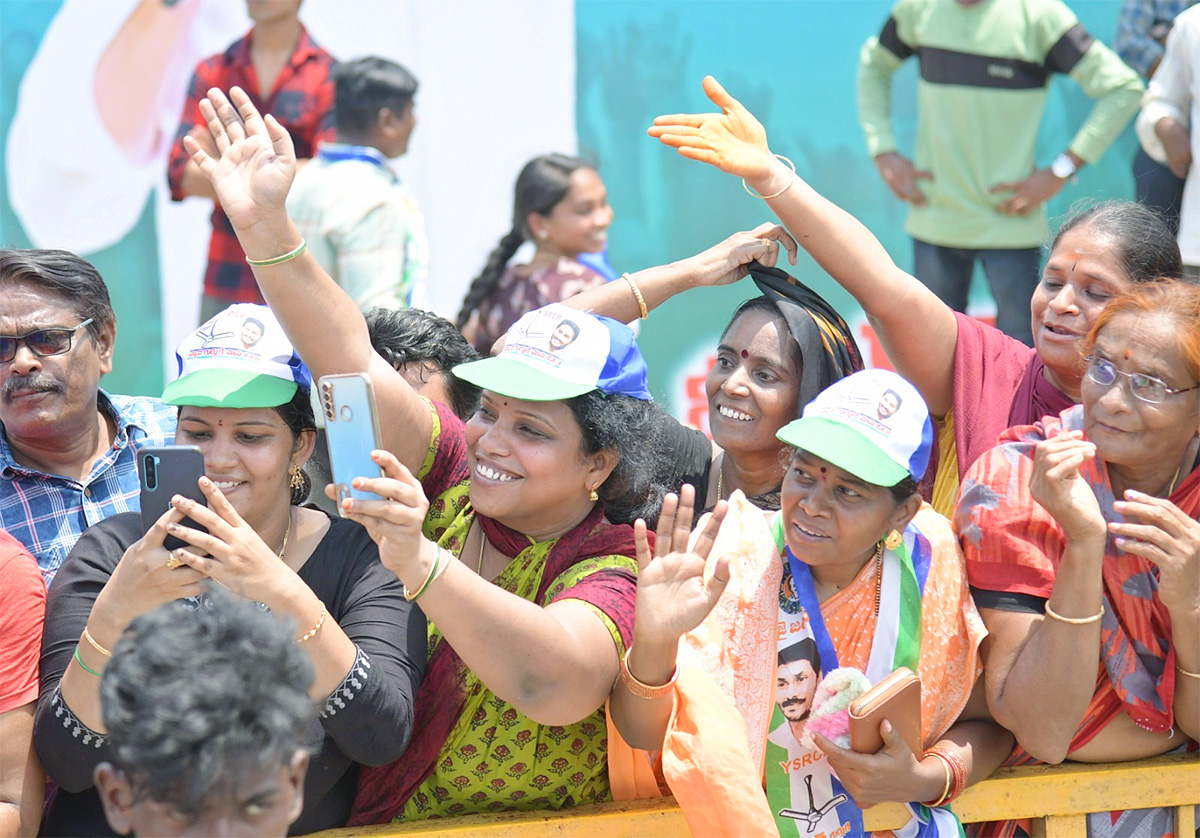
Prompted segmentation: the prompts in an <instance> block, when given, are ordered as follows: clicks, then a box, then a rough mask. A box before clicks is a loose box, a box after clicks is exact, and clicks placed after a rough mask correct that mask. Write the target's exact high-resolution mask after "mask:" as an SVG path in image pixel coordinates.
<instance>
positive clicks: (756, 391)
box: [566, 224, 863, 510]
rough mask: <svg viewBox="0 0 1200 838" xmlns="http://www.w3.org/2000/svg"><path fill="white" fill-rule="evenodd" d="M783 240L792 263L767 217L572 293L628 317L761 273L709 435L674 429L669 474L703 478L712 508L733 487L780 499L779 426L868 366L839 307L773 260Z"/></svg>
mask: <svg viewBox="0 0 1200 838" xmlns="http://www.w3.org/2000/svg"><path fill="white" fill-rule="evenodd" d="M781 244H782V245H783V246H784V247H785V248H786V249H787V250H788V254H789V257H790V259H791V261H792V263H793V264H794V263H795V249H794V248H795V246H796V245H795V242H794V241H793V240H792V239H791V237H790V236H789V235H788V234H787V233H786V232H784V231H783V229H782V228H781V227H779V226H777V225H772V224H764V225H762V226H761V227H758V228H756V229H755V230H753V231H750V232H747V233H737V234H735V235H733V236H731V237H730V238H728V239H726V240H725V241H723V242H721V243H720V244H718V245H716V246H715V247H712V248H710V249H708V250H706V251H704V252H703V253H700V254H698V255H696V256H693V257H691V258H690V259H685V260H682V261H680V262H674V263H671V264H669V265H663V266H661V267H657V268H649V269H647V270H644V271H639V272H638V273H635V274H626V275H625V276H624V277H622V279H623V280H624V281H623V282H622V281H620V280H618V281H614V282H610V283H608V284H606V285H604V286H602V287H601V288H597V289H594V290H592V291H587V292H585V293H583V294H580V295H578V296H576V297H573V298H571V299H570V300H569V301H567V303H566V305H569V306H571V307H572V308H578V309H583V310H586V311H591V312H593V313H596V314H603V315H607V316H609V317H613V318H615V319H618V320H623V321H626V322H628V321H631V320H633V319H635V318H637V317H643V318H644V317H645V316H646V315H647V314H648V313H649V311H650V310H651V309H654V308H655V307H657V306H658V305H661V304H662V303H663V302H665V301H666V300H668V299H670V298H671V297H673V296H675V295H676V294H679V293H680V292H682V291H686V290H688V289H689V288H697V287H705V286H716V285H728V284H731V283H733V282H736V281H738V280H739V279H741V278H743V277H745V276H747V275H749V276H750V277H751V278H752V279H753V280H754V284H755V285H756V286H757V287H758V290H759V292H760V294H759V295H758V296H756V297H751V298H750V299H749V300H747V301H746V302H744V303H742V304H741V305H740V306H738V308H737V309H736V310H735V311H734V313H733V316H732V317H731V318H730V320H729V324H728V325H727V326H726V327H725V330H724V332H722V333H721V338H720V340H719V341H718V344H717V350H716V361H715V363H714V364H713V367H712V369H710V370H709V372H708V375H707V377H706V378H705V382H704V389H705V394H706V395H707V397H708V421H709V428H710V430H711V432H712V440H711V442H710V441H709V439H708V438H707V437H706V436H705V435H704V434H703V433H701V432H700V431H696V430H693V429H690V428H686V427H683V426H682V425H680V426H678V427H676V428H671V429H667V435H666V438H667V439H669V440H671V444H668V445H666V446H664V449H663V451H662V463H661V466H660V468H661V469H662V478H663V479H662V482H663V483H664V484H665V485H667V486H668V487H669V488H670V489H671V490H672V491H676V492H677V491H679V488H680V487H681V486H682V485H684V484H688V483H690V484H692V485H693V486H695V488H696V508H697V509H710V508H711V507H713V506H714V505H716V503H717V502H718V501H720V500H724V499H726V498H728V497H729V496H730V494H732V493H733V491H734V490H735V489H741V490H742V492H743V493H744V494H745V495H746V496H747V498H749V500H750V502H751V503H753V504H754V505H755V506H757V507H759V508H760V509H767V510H775V509H779V488H780V486H781V484H782V483H783V474H784V468H785V458H784V457H783V453H782V452H783V448H784V446H783V445H782V443H780V441H779V439H778V438H777V437H776V436H775V434H776V432H777V431H778V430H779V429H780V428H782V427H783V426H784V425H786V424H787V423H788V422H791V421H792V420H793V419H796V418H797V417H798V416H799V415H800V411H801V410H802V409H803V408H804V405H806V404H808V403H809V402H810V401H812V399H813V398H814V397H816V395H817V393H819V392H821V391H822V390H824V389H825V388H826V387H828V386H829V385H830V384H832V383H833V382H835V381H838V380H840V379H842V378H845V377H846V376H847V375H850V374H851V373H853V372H857V371H858V370H861V369H862V368H863V362H862V356H861V354H860V353H859V350H858V346H857V344H856V343H855V342H854V337H853V335H852V334H851V333H850V328H849V327H848V326H847V325H846V321H845V320H843V319H842V317H841V315H839V314H838V313H837V312H836V311H834V309H833V307H832V306H831V305H829V303H827V302H826V301H825V300H824V299H822V298H821V296H820V295H818V294H817V293H816V292H815V291H813V290H812V289H811V288H808V287H807V286H806V285H804V284H803V283H801V282H799V281H797V280H796V279H794V278H792V277H790V276H788V275H787V274H786V273H784V272H783V271H781V270H779V269H778V268H775V267H773V265H774V262H775V260H776V259H777V258H778V256H779V245H781ZM671 421H672V422H673V420H671Z"/></svg>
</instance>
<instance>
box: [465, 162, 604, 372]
mask: <svg viewBox="0 0 1200 838" xmlns="http://www.w3.org/2000/svg"><path fill="white" fill-rule="evenodd" d="M612 219H613V211H612V207H610V206H609V205H608V190H607V189H605V188H604V181H602V180H601V179H600V175H599V174H598V173H597V172H596V169H595V167H594V166H593V165H592V164H590V163H588V162H587V161H585V160H581V159H579V158H577V157H568V156H567V155H565V154H546V155H543V156H541V157H535V158H533V159H532V160H530V161H529V162H528V163H526V164H525V167H524V168H523V169H521V174H520V175H518V176H517V185H516V194H515V197H514V201H513V224H512V229H511V230H509V231H508V232H507V233H506V234H505V235H504V237H503V238H501V239H500V243H499V244H498V245H497V246H496V249H495V250H493V251H492V253H491V255H490V256H488V261H487V264H486V265H484V268H483V271H482V272H481V273H480V274H479V276H477V277H475V279H474V281H473V282H472V283H471V286H470V288H468V289H467V295H466V297H465V298H464V299H463V305H462V309H461V310H460V311H459V313H458V318H457V320H456V322H455V325H456V326H458V328H460V329H462V330H463V334H464V335H466V337H467V340H469V341H470V342H471V344H472V345H473V346H474V347H475V349H476V350H478V351H479V353H480V354H482V355H487V354H488V352H489V351H490V350H491V348H492V344H494V343H495V342H496V341H497V340H499V339H500V336H501V335H503V334H504V333H505V331H507V329H508V327H509V326H511V325H512V324H513V323H515V322H516V321H517V318H519V317H520V316H521V315H522V314H524V313H526V312H528V311H533V310H534V309H537V308H541V307H542V306H544V305H548V304H549V303H557V302H562V301H563V300H565V299H567V298H568V297H571V296H574V295H575V294H578V293H580V292H582V291H587V290H588V289H590V288H595V287H597V286H600V285H603V284H604V282H605V279H604V277H602V276H601V275H600V274H598V273H596V272H595V271H593V270H592V269H591V268H588V267H586V266H584V265H582V264H580V263H579V261H578V258H579V254H580V253H599V252H600V251H602V250H604V247H605V245H606V244H607V242H608V226H609V225H610V224H612ZM526 241H533V242H534V244H535V245H536V246H537V250H536V252H535V253H534V255H533V260H532V261H531V262H530V263H529V264H527V265H513V266H511V267H510V266H509V265H508V262H509V260H510V259H512V258H513V256H514V255H515V254H516V252H517V249H518V248H520V246H521V245H522V244H524V243H525V242H526Z"/></svg>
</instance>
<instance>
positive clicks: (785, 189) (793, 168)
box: [742, 154, 796, 201]
mask: <svg viewBox="0 0 1200 838" xmlns="http://www.w3.org/2000/svg"><path fill="white" fill-rule="evenodd" d="M775 157H778V158H779V159H780V160H782V161H783V162H784V163H787V164H788V166H790V167H791V169H792V174H793V175H794V174H796V164H795V163H793V162H792V161H791V160H788V159H787V158H786V157H784V156H783V155H782V154H776V155H775ZM795 180H796V179H795V178H794V177H793V178H789V179H788V182H787V184H786V185H785V186H784V187H783V189H780V190H779V191H778V192H775V193H774V194H771V195H759V194H758V193H757V192H755V191H754V190H753V189H751V188H750V187H749V186H748V185H747V184H746V179H745V178H742V189H745V190H746V191H747V192H749V193H750V195H751V196H752V197H754V198H762V199H763V200H764V201H769V200H771V199H772V198H778V197H779V196H780V195H782V194H783V193H784V192H787V191H788V190H789V189H791V188H792V184H793V183H794V182H795Z"/></svg>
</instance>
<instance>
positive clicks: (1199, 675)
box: [1175, 664, 1200, 681]
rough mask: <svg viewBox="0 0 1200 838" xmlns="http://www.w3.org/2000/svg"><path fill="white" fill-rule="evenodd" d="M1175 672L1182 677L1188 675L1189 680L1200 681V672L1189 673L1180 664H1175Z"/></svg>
mask: <svg viewBox="0 0 1200 838" xmlns="http://www.w3.org/2000/svg"><path fill="white" fill-rule="evenodd" d="M1175 671H1176V672H1178V673H1179V674H1180V675H1186V676H1187V677H1189V678H1195V679H1196V680H1197V681H1200V672H1188V671H1187V670H1186V669H1184V668H1183V667H1182V666H1180V665H1179V664H1175Z"/></svg>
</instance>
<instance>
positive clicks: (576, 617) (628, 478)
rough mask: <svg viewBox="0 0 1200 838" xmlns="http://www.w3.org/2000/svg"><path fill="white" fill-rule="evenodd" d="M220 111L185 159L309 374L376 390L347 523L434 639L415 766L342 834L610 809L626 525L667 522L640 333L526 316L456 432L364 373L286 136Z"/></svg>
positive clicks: (629, 582) (242, 98)
mask: <svg viewBox="0 0 1200 838" xmlns="http://www.w3.org/2000/svg"><path fill="white" fill-rule="evenodd" d="M231 96H232V98H233V101H234V103H236V105H237V112H235V109H234V107H233V105H231V104H230V102H229V100H227V99H226V98H225V96H224V95H222V94H221V93H220V92H218V91H210V93H209V100H208V101H207V102H205V103H204V105H203V107H204V108H205V113H206V117H207V119H208V126H209V129H210V131H211V132H212V133H213V135H214V140H215V145H216V148H217V149H218V154H219V157H218V158H215V159H214V158H213V157H210V156H209V155H208V154H206V153H205V152H204V151H202V150H201V149H200V148H199V147H198V146H197V145H195V144H194V143H191V142H189V149H190V151H191V153H192V155H193V159H195V160H196V162H197V163H198V164H199V165H200V168H201V170H202V171H203V172H204V173H205V174H206V175H207V176H208V177H209V178H210V179H211V180H212V182H213V185H214V188H215V189H216V190H217V192H218V194H219V195H220V200H221V205H222V206H223V207H224V208H225V210H226V212H227V213H228V214H229V217H230V219H231V221H232V223H233V226H234V229H235V230H236V231H237V234H238V236H239V239H240V241H241V242H242V246H243V248H244V249H245V252H246V253H247V255H248V256H249V258H250V260H251V264H255V265H256V267H255V275H256V277H257V278H258V281H259V283H260V288H261V289H262V290H263V292H264V295H265V296H266V298H267V300H268V301H269V302H270V304H271V306H272V308H273V310H274V311H275V313H276V315H277V316H278V317H279V319H280V322H281V323H283V324H284V328H285V329H286V330H287V331H288V334H289V336H290V337H291V339H292V340H293V342H294V343H295V344H296V346H297V348H298V350H299V351H300V354H301V356H302V357H304V358H305V359H306V360H307V361H308V362H309V363H310V365H311V366H312V368H313V371H314V372H315V373H317V374H318V375H328V374H331V373H361V372H365V373H367V374H369V375H370V376H371V379H372V381H373V383H374V387H375V395H376V399H377V405H378V409H379V415H380V417H381V419H382V421H381V425H382V444H383V447H384V448H385V449H387V451H380V452H377V454H376V456H377V462H378V463H379V464H380V466H382V468H383V470H384V475H385V476H384V477H381V478H379V477H377V478H374V479H365V478H359V479H356V480H355V484H356V488H359V489H365V490H367V491H371V492H374V493H376V494H378V495H380V496H381V498H382V499H381V500H377V501H371V500H357V499H355V500H350V501H346V502H343V509H344V511H345V512H346V513H347V514H348V515H349V516H350V517H351V518H353V519H355V520H359V521H362V522H363V523H364V524H365V525H366V526H367V528H368V529H369V530H370V532H371V534H372V535H373V536H374V537H375V539H376V541H377V542H378V543H379V545H380V555H381V557H382V558H383V560H384V562H385V564H386V565H387V566H388V567H389V568H390V569H391V570H392V571H393V572H394V573H395V574H396V575H397V576H398V577H399V578H400V579H401V580H402V581H403V583H404V585H405V587H406V590H407V592H408V595H409V596H410V597H411V598H412V599H414V600H418V601H419V603H420V606H421V608H422V610H423V611H424V612H425V614H426V615H427V617H428V618H429V621H430V650H431V654H430V658H429V662H428V666H427V675H426V678H425V680H424V682H423V683H422V687H421V690H420V693H419V695H418V697H417V714H416V726H415V730H416V733H415V736H414V740H413V745H412V747H411V748H410V749H409V752H408V753H407V754H406V755H405V758H404V760H403V761H401V762H400V763H398V764H396V765H393V766H391V767H389V768H388V769H386V770H379V771H376V770H371V771H370V772H367V771H364V772H363V773H362V775H361V776H360V781H359V794H358V799H357V801H356V813H355V816H354V818H353V820H352V822H353V823H377V822H383V821H390V820H393V819H400V820H417V819H422V818H428V817H432V816H445V815H456V814H468V813H471V812H480V811H493V810H496V809H558V808H563V807H569V806H573V805H577V804H582V803H588V802H593V801H598V800H604V799H607V798H608V797H609V796H610V785H609V777H608V770H607V766H606V758H605V746H606V740H607V735H606V725H605V710H604V705H605V701H606V700H607V698H608V697H609V694H610V693H611V691H612V687H613V683H614V682H615V681H616V680H617V678H618V677H629V676H628V673H627V672H626V673H625V675H624V676H622V665H621V661H622V660H623V659H624V655H625V652H626V650H627V648H628V643H629V638H630V637H631V635H632V630H633V611H634V597H635V589H636V584H637V583H636V578H637V564H636V562H635V560H634V545H633V529H632V527H631V524H632V522H633V521H634V520H635V519H637V518H638V517H646V518H648V519H651V520H653V519H654V518H656V517H657V510H658V506H659V503H660V501H661V491H660V490H659V489H658V487H656V486H655V485H654V482H653V476H654V474H655V473H656V463H657V449H656V439H657V435H656V433H655V429H656V428H657V427H658V425H657V423H658V422H659V421H660V419H661V411H658V410H657V409H656V408H655V406H654V405H653V403H652V402H651V400H650V394H649V392H648V391H647V389H646V367H645V362H644V361H643V360H642V357H641V353H640V352H639V350H638V348H637V345H636V343H635V342H634V340H633V335H632V332H631V330H630V329H629V328H628V327H627V326H625V325H623V324H621V323H617V322H616V321H612V320H608V319H606V318H598V317H594V316H592V315H589V314H586V313H583V312H579V311H575V310H572V309H569V308H566V307H565V306H562V305H559V304H554V305H550V306H547V307H545V308H542V309H538V310H537V311H534V312H531V313H529V314H527V315H525V316H524V317H523V318H522V319H521V320H519V321H518V322H517V323H516V324H514V325H513V327H512V328H511V329H510V330H509V331H508V333H507V335H506V343H505V347H504V351H503V352H502V353H501V354H500V355H499V356H497V357H494V358H488V359H485V360H482V361H477V362H474V363H470V364H465V365H462V366H460V367H457V368H456V369H455V373H456V374H457V375H459V376H460V377H463V378H466V379H467V380H468V381H471V382H472V383H475V384H477V385H479V386H480V387H482V388H483V394H482V398H481V406H480V408H479V410H478V411H477V412H476V413H475V414H474V416H472V417H471V419H470V421H469V422H467V423H466V424H465V425H464V424H463V423H462V422H461V421H460V420H459V419H458V418H457V417H456V416H455V415H454V414H453V413H452V412H451V411H450V410H449V409H448V408H445V407H443V406H442V405H439V404H435V403H431V402H429V401H428V400H426V399H423V398H421V397H420V396H419V395H418V394H417V393H416V392H415V391H414V390H413V388H412V387H411V386H410V385H409V383H408V382H407V381H405V379H404V378H403V377H402V376H401V375H400V374H399V373H398V372H397V371H396V370H395V369H393V367H392V366H391V365H390V364H388V363H387V362H386V361H385V360H384V359H383V358H381V357H380V356H379V355H377V354H375V353H374V352H373V351H372V349H371V344H370V341H369V339H368V335H367V330H366V327H365V324H364V322H363V318H362V315H361V314H360V313H359V312H358V309H357V307H356V306H355V305H354V303H353V301H352V300H351V299H350V298H349V297H348V296H347V295H346V294H345V292H344V291H342V289H340V288H339V287H338V286H337V284H336V283H334V282H333V281H332V280H331V279H330V278H329V277H328V275H326V274H325V272H324V271H322V270H321V268H320V266H319V265H318V264H317V263H316V262H315V261H314V260H313V259H312V258H311V257H310V256H307V255H305V254H304V253H303V251H304V247H303V244H302V243H301V242H300V237H299V235H298V234H297V233H296V230H295V227H293V226H292V224H291V222H290V221H289V220H288V218H287V215H286V213H285V211H284V199H285V197H286V194H287V190H288V187H289V186H290V184H291V179H292V175H293V173H294V171H295V157H294V153H293V149H292V146H291V141H290V138H289V137H288V135H287V132H286V131H284V130H283V129H282V128H281V127H280V126H279V125H278V123H276V122H275V121H274V120H273V119H272V118H271V117H270V116H268V117H266V118H265V119H264V118H263V117H262V116H260V115H259V113H258V112H257V110H256V109H255V108H254V105H253V104H252V103H251V102H250V100H249V99H248V98H247V97H246V95H245V94H244V93H243V92H242V91H241V90H239V89H237V88H234V89H233V90H232V91H231ZM238 112H240V117H239V113H238ZM567 323H570V324H571V325H570V326H568V325H567ZM719 512H723V507H721V508H720V510H719ZM719 520H720V514H717V515H715V516H714V521H715V523H714V525H713V530H714V531H715V529H716V525H717V523H719Z"/></svg>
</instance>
